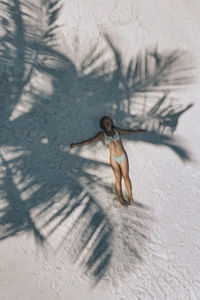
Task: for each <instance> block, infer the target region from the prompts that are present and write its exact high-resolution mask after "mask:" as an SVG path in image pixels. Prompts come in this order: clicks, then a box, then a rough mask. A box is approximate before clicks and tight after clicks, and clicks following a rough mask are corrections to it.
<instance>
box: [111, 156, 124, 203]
mask: <svg viewBox="0 0 200 300" xmlns="http://www.w3.org/2000/svg"><path fill="white" fill-rule="evenodd" d="M110 164H111V167H112V169H113V173H114V175H115V190H116V193H117V196H118V199H119V201H120V203H121V204H122V205H124V204H125V203H124V199H123V196H122V187H121V180H122V175H121V170H120V166H119V164H118V163H117V162H116V161H115V160H114V158H112V157H110Z"/></svg>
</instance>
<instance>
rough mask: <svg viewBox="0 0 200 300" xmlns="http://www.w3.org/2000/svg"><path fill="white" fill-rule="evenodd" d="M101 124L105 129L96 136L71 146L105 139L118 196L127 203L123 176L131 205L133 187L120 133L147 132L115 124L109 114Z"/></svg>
mask: <svg viewBox="0 0 200 300" xmlns="http://www.w3.org/2000/svg"><path fill="white" fill-rule="evenodd" d="M99 125H100V128H101V129H103V131H100V132H98V133H97V134H96V135H95V136H94V137H92V138H90V139H87V140H84V141H82V142H80V143H72V144H71V145H70V146H71V148H74V147H77V146H83V145H88V144H91V143H94V142H97V141H99V140H102V141H104V142H105V144H106V146H107V147H108V148H109V150H110V164H111V167H112V169H113V172H114V175H115V190H116V193H117V196H118V200H119V201H120V203H121V204H122V205H126V202H125V201H124V198H123V195H122V188H121V180H122V177H123V179H124V183H125V186H126V189H127V191H128V204H129V205H130V204H131V201H132V187H131V181H130V178H129V175H128V161H127V157H126V156H125V152H124V151H123V148H122V144H121V140H120V135H122V134H133V133H138V132H145V130H143V129H141V130H131V129H129V130H126V129H121V128H119V127H116V126H114V125H113V122H112V119H111V118H110V117H108V116H104V117H102V118H101V119H100V121H99Z"/></svg>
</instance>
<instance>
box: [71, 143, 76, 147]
mask: <svg viewBox="0 0 200 300" xmlns="http://www.w3.org/2000/svg"><path fill="white" fill-rule="evenodd" d="M77 146H78V144H77V143H72V144H70V148H75V147H77Z"/></svg>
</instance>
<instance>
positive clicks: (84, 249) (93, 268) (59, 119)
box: [0, 1, 189, 284]
mask: <svg viewBox="0 0 200 300" xmlns="http://www.w3.org/2000/svg"><path fill="white" fill-rule="evenodd" d="M1 3H3V5H5V7H6V9H7V10H8V12H9V15H8V16H9V17H8V19H6V18H4V19H3V24H2V26H3V27H4V29H5V35H4V38H3V44H2V45H3V46H2V50H1V53H0V55H1V62H2V64H3V65H4V66H5V71H4V78H5V79H4V83H3V84H2V85H1V90H0V94H1V95H4V96H5V97H4V98H3V101H2V102H1V103H0V105H1V107H2V110H1V112H2V113H1V128H5V130H4V135H3V136H2V139H1V156H0V159H1V190H2V196H1V198H2V200H1V201H2V205H3V208H1V210H0V223H1V227H2V230H1V232H0V239H1V240H3V239H6V238H8V237H10V236H13V235H16V234H19V233H20V232H22V233H23V232H24V231H28V232H31V233H33V235H34V237H35V238H36V240H37V241H39V242H40V244H43V245H44V244H45V243H46V242H47V241H50V242H51V245H56V251H58V250H60V249H61V248H62V247H63V246H64V245H65V247H67V250H68V251H69V255H71V257H72V258H73V260H74V261H75V262H79V263H80V264H81V265H82V267H83V269H84V270H85V272H86V274H87V276H89V277H91V279H92V280H93V281H94V283H95V284H96V283H98V282H99V280H100V279H102V278H103V277H104V276H108V275H107V274H111V273H112V271H113V269H115V268H117V270H118V269H119V270H121V268H122V265H124V269H126V268H128V270H129V271H131V268H132V267H133V265H134V264H135V263H137V262H138V261H142V259H143V256H144V254H145V245H146V243H148V240H149V239H148V235H149V231H150V228H151V222H152V218H151V211H150V210H149V209H148V207H145V206H142V205H141V204H135V207H130V209H129V210H121V209H120V210H117V211H116V210H114V209H112V207H111V209H110V210H109V211H107V210H106V209H105V208H104V206H103V201H104V197H105V196H104V194H103V195H102V196H101V197H102V199H98V198H97V197H94V196H92V193H90V192H89V191H88V190H86V189H85V186H84V185H83V184H82V183H81V182H82V181H81V180H82V178H84V179H87V181H90V182H93V185H94V186H98V185H100V184H101V187H102V186H103V188H104V189H105V190H107V192H110V193H111V194H112V188H111V187H110V186H109V184H108V185H106V183H105V181H102V179H101V176H97V175H96V177H94V176H93V175H91V174H90V173H89V172H88V171H87V170H88V169H90V170H92V169H96V170H99V174H101V172H100V170H101V167H104V168H110V167H109V165H108V164H106V163H103V162H101V161H97V160H94V159H88V158H84V157H82V156H81V155H78V154H79V153H77V155H73V154H72V153H71V152H70V151H62V150H60V148H59V145H60V144H61V143H63V140H65V141H66V145H69V143H70V142H72V140H73V138H74V135H75V136H76V139H79V138H80V139H82V136H81V135H82V134H83V131H82V128H83V126H84V124H85V120H87V119H89V117H90V112H89V113H87V109H85V108H87V107H93V105H94V104H95V105H96V110H97V111H98V110H99V111H102V106H105V107H106V108H107V109H110V108H112V107H114V105H115V106H116V109H115V110H114V116H113V117H114V118H117V117H120V118H123V119H124V123H123V125H125V126H130V125H132V124H135V125H137V126H142V125H145V127H148V126H150V125H149V124H150V123H151V120H152V119H157V120H159V122H158V125H156V126H157V127H156V128H154V129H153V130H152V129H151V131H150V133H149V134H147V135H145V136H143V137H142V136H140V135H139V136H138V137H137V138H136V139H135V141H137V139H138V140H144V141H146V142H148V143H153V144H159V145H166V146H168V147H170V148H172V149H173V150H174V151H175V152H176V153H177V154H178V155H179V156H180V157H181V158H183V159H186V158H187V159H188V158H189V156H188V155H186V151H185V150H184V149H182V148H181V147H180V146H179V145H176V144H172V142H171V138H170V137H169V136H166V135H164V134H162V135H161V134H160V131H159V130H161V131H162V132H163V130H164V129H165V128H166V127H169V128H171V130H172V131H173V132H174V131H175V128H176V126H177V122H178V119H179V118H180V116H181V115H182V113H183V112H185V111H186V110H187V109H189V106H188V108H185V109H182V110H178V111H177V110H176V111H175V110H174V108H173V105H172V104H170V105H171V106H169V105H168V108H166V107H165V108H162V104H163V103H164V100H165V101H166V98H167V96H166V97H165V98H161V99H159V100H158V101H157V99H156V101H157V104H155V105H154V106H153V107H154V108H153V107H152V105H151V108H150V109H147V112H144V110H143V107H144V106H145V102H144V104H143V105H141V107H142V111H141V112H143V113H141V114H140V116H139V118H138V117H137V116H134V115H133V114H132V112H131V105H133V106H134V107H135V106H138V105H139V104H138V99H137V98H136V99H135V98H133V99H132V97H133V96H135V95H136V94H137V93H140V94H141V93H143V94H144V93H148V92H149V91H152V90H154V91H155V89H156V88H160V86H162V87H163V85H164V89H165V91H166V86H167V88H168V90H170V89H171V88H170V87H171V86H172V85H173V87H174V86H176V85H177V84H181V82H182V84H185V81H181V80H180V76H179V78H178V79H177V78H176V80H174V81H173V82H172V78H170V77H169V71H168V74H166V69H167V70H168V66H169V65H170V68H171V66H172V65H173V63H175V62H177V60H178V57H177V56H178V54H176V55H175V53H173V55H172V53H171V59H170V58H169V57H167V58H166V57H165V59H164V58H163V61H162V58H159V59H158V58H157V57H158V55H157V54H156V55H155V53H154V58H153V60H154V64H153V67H152V65H151V64H150V63H149V64H148V63H147V62H146V65H148V67H146V69H145V70H146V71H145V72H146V73H145V74H146V75H145V76H146V77H145V76H144V75H143V73H142V70H143V68H142V66H141V65H142V63H143V61H144V60H145V61H147V60H148V59H147V58H146V56H145V59H142V57H140V55H139V54H138V57H137V58H136V64H134V63H133V61H132V62H131V63H130V65H129V68H128V70H127V73H126V75H124V73H123V63H122V57H121V56H120V53H119V52H118V51H117V50H116V49H115V47H114V46H113V45H112V43H111V41H110V40H109V37H108V36H106V40H107V42H108V44H109V45H110V48H111V49H112V51H113V55H114V58H115V60H116V68H115V69H114V70H113V69H111V67H110V64H109V62H106V63H105V64H99V66H96V62H97V61H98V60H100V59H102V57H103V53H102V55H97V53H96V48H97V47H96V48H94V49H93V50H92V51H91V53H90V54H89V55H88V57H89V61H88V63H87V64H86V63H85V62H84V63H83V64H82V66H81V71H78V70H77V68H76V67H75V64H74V63H73V62H72V61H71V60H70V59H69V58H68V57H67V56H65V55H63V54H61V53H60V52H59V51H57V50H55V44H56V43H57V40H56V35H57V31H58V30H59V27H58V26H57V25H55V22H56V19H57V15H58V14H59V8H60V9H61V7H62V6H61V5H60V6H59V1H55V3H54V2H51V5H50V7H49V10H48V7H47V11H48V13H49V19H48V21H47V24H46V25H47V26H46V27H45V28H44V30H43V31H42V32H41V35H39V36H38V35H37V34H34V35H33V32H38V29H37V31H35V26H36V25H35V23H34V24H33V25H30V24H29V23H28V21H29V18H30V16H31V15H34V16H35V20H36V21H37V13H38V8H37V7H36V6H34V5H32V4H31V3H28V5H27V3H26V4H25V2H23V1H13V2H10V3H8V2H7V1H1ZM23 5H24V6H26V9H27V10H28V12H29V14H28V13H27V11H26V15H24V14H23V9H22V7H23ZM47 11H46V12H47ZM33 19H34V18H33ZM8 22H13V26H14V34H13V33H12V32H11V31H10V30H9V27H8ZM27 23H28V24H27ZM27 26H28V30H27ZM31 26H32V27H31ZM19 37H20V38H19ZM8 44H10V48H9V47H8V46H7V45H8ZM11 46H12V48H14V49H15V50H16V51H15V55H14V54H13V52H12V51H11ZM155 57H156V58H155ZM176 57H177V59H176ZM151 59H152V58H151ZM11 62H12V63H11ZM151 62H152V61H151ZM9 64H10V65H9ZM150 65H151V66H150ZM89 67H90V68H91V71H90V72H88V68H89ZM13 70H16V71H14V72H13ZM163 73H164V74H165V75H163V76H162V74H163ZM170 74H171V73H170ZM161 79H162V80H161ZM169 79H170V80H169ZM167 80H168V81H167ZM43 82H45V84H42V83H43ZM166 82H167V83H166ZM172 83H173V84H172ZM8 86H9V88H8ZM49 86H51V89H48V87H49ZM159 93H160V90H159ZM24 96H25V97H27V98H28V99H31V101H30V102H31V108H29V110H28V112H26V113H24V112H23V113H21V114H19V115H18V116H14V114H13V111H14V109H15V107H16V105H17V104H18V102H19V101H20V100H21V98H22V97H24ZM103 96H106V97H105V100H102V98H103ZM108 97H109V102H108V101H107V99H108ZM163 97H164V96H163ZM125 100H126V102H127V100H128V110H127V109H125V108H124V106H123V105H124V102H125ZM132 100H133V101H132ZM159 101H160V102H159ZM154 102H155V101H154ZM13 116H14V117H13ZM74 120H79V121H80V132H77V124H76V122H74ZM82 120H83V121H82ZM81 122H82V123H81ZM156 124H157V123H156ZM146 125H147V126H146ZM63 128H65V129H67V130H65V131H64V130H63ZM89 133H91V134H92V133H94V132H93V131H92V130H91V131H90V132H88V134H89ZM84 134H85V133H84ZM156 139H157V140H156ZM91 192H92V191H91ZM100 201H101V202H100ZM100 203H101V204H100ZM143 220H144V221H146V222H145V224H146V226H144V225H142V221H143ZM58 233H59V234H58ZM124 233H125V234H124ZM59 235H60V237H61V238H60V240H59V239H58V238H57V237H58V236H59ZM54 247H55V246H54ZM119 257H120V258H121V259H120V261H119V259H118V258H119ZM130 262H131V263H130ZM128 266H130V267H128ZM118 275H119V276H120V272H119V273H118Z"/></svg>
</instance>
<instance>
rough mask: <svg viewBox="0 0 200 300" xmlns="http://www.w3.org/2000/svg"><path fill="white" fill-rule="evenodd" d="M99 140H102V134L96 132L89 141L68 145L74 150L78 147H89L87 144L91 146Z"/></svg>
mask: <svg viewBox="0 0 200 300" xmlns="http://www.w3.org/2000/svg"><path fill="white" fill-rule="evenodd" d="M100 139H102V133H101V132H98V133H97V134H96V135H95V136H94V137H92V138H90V139H87V140H84V141H82V142H79V143H72V144H70V147H71V148H74V147H78V146H85V145H89V144H92V143H94V142H97V141H99V140H100Z"/></svg>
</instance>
